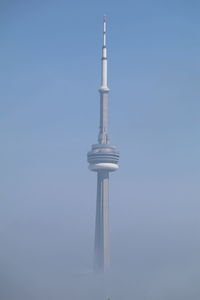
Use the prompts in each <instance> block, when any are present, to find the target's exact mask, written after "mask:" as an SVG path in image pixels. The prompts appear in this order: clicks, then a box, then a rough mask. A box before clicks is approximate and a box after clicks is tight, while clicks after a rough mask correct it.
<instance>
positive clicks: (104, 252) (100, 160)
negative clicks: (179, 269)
mask: <svg viewBox="0 0 200 300" xmlns="http://www.w3.org/2000/svg"><path fill="white" fill-rule="evenodd" d="M101 62H102V64H101V87H100V89H99V92H100V126H99V136H98V144H94V145H92V149H91V151H89V152H88V154H87V160H88V162H89V169H90V170H91V171H95V172H97V199H96V224H95V257H94V269H95V270H96V271H105V270H106V269H108V267H109V172H113V171H116V170H117V169H118V161H119V153H118V151H117V150H116V147H115V146H111V145H110V143H109V139H108V94H109V88H108V86H107V48H106V17H105V16H104V22H103V47H102V60H101Z"/></svg>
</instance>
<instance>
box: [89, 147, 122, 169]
mask: <svg viewBox="0 0 200 300" xmlns="http://www.w3.org/2000/svg"><path fill="white" fill-rule="evenodd" d="M87 161H88V163H89V169H90V170H91V171H95V172H98V171H108V172H113V171H116V170H117V169H118V168H119V166H118V162H119V152H118V151H117V150H116V147H115V146H111V145H109V144H95V145H92V150H91V151H89V152H88V154H87Z"/></svg>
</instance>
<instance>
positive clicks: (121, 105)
mask: <svg viewBox="0 0 200 300" xmlns="http://www.w3.org/2000/svg"><path fill="white" fill-rule="evenodd" d="M199 11H200V4H199V1H195V0H193V1H176V0H175V1H147V0H146V1H123V2H122V1H61V0H58V1H11V0H10V1H1V2H0V23H1V26H0V44H1V55H0V82H1V89H0V122H1V123H0V124H1V125H0V129H1V135H0V136H1V148H0V153H1V155H0V158H1V162H0V165H1V168H0V176H1V179H0V181H1V202H0V228H1V230H0V232H1V237H2V239H4V241H5V242H4V243H3V244H4V248H5V249H4V250H3V253H4V252H5V253H4V254H2V260H3V261H6V259H5V257H7V258H8V262H9V261H10V259H9V256H6V255H7V253H12V251H14V252H13V253H18V254H16V256H14V257H16V261H18V262H19V266H18V269H17V267H16V272H17V273H18V272H19V273H20V272H22V271H20V270H21V269H20V268H21V265H23V263H22V261H21V260H23V259H22V257H23V255H22V254H20V253H23V251H24V256H25V257H27V260H29V259H30V253H29V251H28V250H27V251H25V250H23V249H24V248H23V246H22V245H23V242H24V245H26V244H27V243H26V241H27V239H26V235H27V236H28V237H29V245H30V248H31V249H35V250H33V253H37V249H38V253H41V252H40V247H39V246H38V245H40V241H41V240H45V241H46V242H44V245H43V249H44V252H48V249H49V248H51V249H52V248H53V249H54V250H51V251H52V252H50V253H51V254H50V256H49V257H51V258H49V260H51V259H52V260H53V261H56V259H55V256H56V255H57V253H60V252H61V254H59V255H61V257H64V258H65V259H66V261H65V264H66V265H69V268H68V270H74V269H82V268H86V269H89V268H90V266H91V264H92V251H93V233H94V213H95V193H96V177H95V174H93V173H91V172H89V171H88V170H87V162H86V154H87V151H88V150H89V149H90V146H91V144H92V143H95V142H96V141H97V135H98V123H99V95H98V88H99V86H100V57H101V43H102V16H103V14H104V13H106V14H107V20H108V27H107V28H108V56H109V60H108V64H109V65H108V68H109V74H108V76H109V77H108V78H109V87H110V89H111V92H110V139H111V142H112V143H113V144H115V145H116V146H117V147H118V149H119V151H120V155H121V157H120V170H119V172H116V173H115V174H113V175H111V203H110V210H111V221H110V226H111V254H112V256H111V258H112V262H113V269H116V270H121V268H122V267H123V268H124V269H125V270H129V272H131V271H130V270H132V269H133V271H132V273H133V277H135V274H136V273H134V269H136V270H137V268H138V270H140V271H141V270H143V271H141V278H143V273H142V272H144V273H145V274H148V272H149V273H154V272H158V273H156V274H157V275H156V276H158V277H159V278H160V277H161V278H162V277H163V278H166V276H168V277H169V278H171V276H172V275H169V274H179V273H181V274H182V275H183V274H185V277H184V275H183V277H181V278H183V279H180V276H179V275H180V274H179V275H177V276H176V278H177V277H178V278H179V281H180V282H179V283H177V284H175V286H176V289H177V292H176V297H175V296H174V297H175V298H173V296H172V297H171V299H172V300H173V299H176V300H178V299H179V296H180V299H182V300H183V299H184V298H183V295H182V294H181V291H182V289H181V287H183V286H184V287H185V292H184V293H185V294H186V295H187V298H186V299H189V298H191V293H190V291H194V292H193V296H192V299H193V300H194V299H199V295H200V290H199V288H198V287H197V286H196V288H194V287H193V286H192V284H193V283H195V282H196V281H195V280H196V279H197V278H199V274H198V270H199V267H200V260H199V250H200V240H199V230H198V229H199V227H200V220H199V209H200V204H199V196H200V191H199V180H200V159H199V153H200V139H199V130H200V118H199V114H200V101H199V99H200V90H199V82H200V58H199V53H200V35H199V28H200V21H199ZM22 228H26V230H25V233H23V232H24V231H23V230H24V229H23V230H22ZM72 228H73V230H71V229H72ZM52 232H53V233H52ZM38 233H40V234H41V235H40V234H38ZM54 234H55V235H54ZM16 236H18V238H16ZM38 236H39V237H38ZM55 236H56V238H57V242H56V245H57V246H55V245H54V246H55V248H54V247H52V244H51V243H53V244H54V242H52V240H54V239H55ZM14 237H15V238H16V240H15V238H14ZM40 239H41V240H40ZM20 241H21V242H20ZM48 243H50V246H49V244H48ZM83 244H84V247H83V249H82V251H81V250H80V249H81V247H82V245H83ZM33 245H34V246H33ZM34 247H35V248H34ZM60 249H63V250H60ZM147 249H148V251H147ZM9 251H10V252H9ZM13 253H12V255H11V256H12V257H13ZM17 255H18V256H17ZM20 255H22V257H21V256H20ZM62 255H63V256H62ZM4 256H5V257H4ZM163 257H165V259H164V260H163ZM20 259H21V260H20ZM40 259H41V260H42V261H43V256H42V254H41V255H40V254H36V255H35V260H36V261H37V260H40ZM47 264H49V261H48V259H47ZM55 264H56V263H55ZM8 265H9V263H8ZM11 265H12V264H11ZM13 265H15V259H14V258H13ZM58 265H59V264H58ZM166 266H171V269H170V267H169V270H168V269H167V271H166V268H167V267H166ZM5 268H7V267H5ZM10 268H11V269H12V267H10ZM52 268H53V267H52ZM56 270H57V269H56ZM158 270H159V271H158ZM159 272H160V273H159ZM170 272H171V273H170ZM8 273H9V272H8ZM54 273H55V274H56V271H55V272H54ZM190 273H191V274H193V277H194V278H193V280H192V279H191V276H190V278H189V279H188V277H187V276H189V275H188V274H190ZM33 274H34V272H33ZM116 274H117V271H116ZM158 274H161V275H158ZM166 274H167V275H166ZM197 274H198V275H197ZM129 275H130V273H129ZM8 276H9V275H8ZM146 276H147V279H146V281H145V282H143V285H144V288H146V289H147V294H148V299H151V297H152V299H154V300H155V299H159V300H160V299H161V300H163V299H165V298H164V296H163V295H166V294H167V293H166V292H165V293H164V292H163V291H165V290H167V291H168V290H170V289H172V290H173V282H171V283H169V282H170V281H169V282H168V281H167V280H163V282H160V289H159V291H160V294H159V292H158V290H156V288H155V290H151V288H150V287H152V286H154V284H155V286H156V282H157V280H158V278H157V277H156V276H155V277H152V278H155V280H154V279H152V278H151V276H149V277H148V275H146ZM174 276H175V275H174ZM168 277H167V278H168ZM22 278H23V276H22ZM185 278H186V279H185ZM190 279H191V284H190ZM116 280H117V279H116ZM153 280H154V282H153ZM181 280H182V281H181ZM184 280H185V281H186V282H188V281H189V284H188V285H189V286H188V287H187V286H185V284H184V283H183V282H185V281H184ZM22 281H23V280H22ZM166 282H168V286H166ZM170 284H171V285H170ZM143 285H142V284H141V283H139V286H140V287H141V286H143ZM130 286H131V284H130ZM123 288H124V289H125V285H124V286H123V285H122V290H123ZM141 289H142V288H141ZM149 290H150V291H149ZM130 291H131V289H130ZM145 291H146V290H145ZM135 292H136V291H135ZM63 293H65V292H64V290H63ZM66 293H67V292H66ZM74 293H75V292H74ZM133 293H134V291H132V292H130V299H133V297H132V295H133ZM138 293H139V292H138ZM156 293H157V294H156ZM162 293H163V294H162ZM72 294H73V293H72ZM139 294H140V293H139ZM55 295H56V292H55ZM170 295H171V294H170ZM174 295H175V294H174ZM37 297H38V298H37V299H39V296H37ZM48 297H49V295H48ZM52 297H53V296H52ZM116 297H117V296H116ZM156 297H157V298H156ZM195 297H197V298H195ZM21 299H22V298H21ZM29 299H30V298H29ZM44 299H46V298H45V297H43V300H44ZM48 299H49V298H48ZM54 299H55V297H54ZM116 299H117V298H116ZM127 299H129V298H128V296H127ZM138 299H140V298H138ZM141 299H146V298H141Z"/></svg>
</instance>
